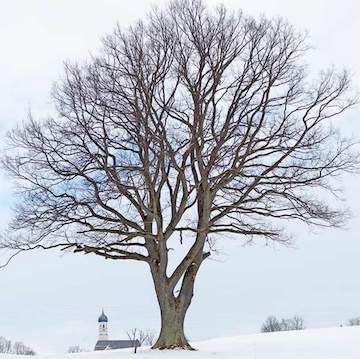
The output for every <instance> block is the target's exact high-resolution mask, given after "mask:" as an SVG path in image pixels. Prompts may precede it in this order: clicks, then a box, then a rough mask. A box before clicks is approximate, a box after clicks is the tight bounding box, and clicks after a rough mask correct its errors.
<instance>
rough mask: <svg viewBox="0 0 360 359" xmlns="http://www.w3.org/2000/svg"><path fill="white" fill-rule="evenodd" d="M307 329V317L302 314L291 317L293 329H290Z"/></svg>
mask: <svg viewBox="0 0 360 359" xmlns="http://www.w3.org/2000/svg"><path fill="white" fill-rule="evenodd" d="M303 329H306V326H305V319H304V317H302V316H301V315H298V314H295V315H294V316H293V317H292V318H291V329H290V330H303Z"/></svg>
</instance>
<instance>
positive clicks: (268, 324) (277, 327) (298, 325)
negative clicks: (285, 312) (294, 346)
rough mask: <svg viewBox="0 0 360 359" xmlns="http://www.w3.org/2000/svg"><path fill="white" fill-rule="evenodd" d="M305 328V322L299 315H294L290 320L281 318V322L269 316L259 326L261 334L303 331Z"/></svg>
mask: <svg viewBox="0 0 360 359" xmlns="http://www.w3.org/2000/svg"><path fill="white" fill-rule="evenodd" d="M305 328H306V326H305V320H304V318H303V317H302V316H300V315H297V314H296V315H294V316H293V317H292V318H282V319H281V320H279V319H277V318H276V317H275V316H273V315H270V316H268V317H267V318H266V320H265V322H264V323H263V325H262V326H261V333H269V332H285V331H289V330H303V329H305Z"/></svg>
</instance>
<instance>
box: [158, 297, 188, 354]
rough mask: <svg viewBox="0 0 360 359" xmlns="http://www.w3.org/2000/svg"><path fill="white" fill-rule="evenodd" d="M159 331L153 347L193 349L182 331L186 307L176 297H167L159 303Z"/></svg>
mask: <svg viewBox="0 0 360 359" xmlns="http://www.w3.org/2000/svg"><path fill="white" fill-rule="evenodd" d="M160 309H161V331H160V335H159V338H158V340H157V341H156V343H155V345H154V346H153V349H175V348H182V349H188V350H193V348H192V347H191V346H190V344H189V343H188V341H187V339H186V337H185V333H184V321H185V315H186V312H187V309H188V307H186V306H185V303H183V302H182V301H181V300H179V299H178V298H174V297H173V296H172V298H169V299H168V300H166V301H164V302H163V303H162V304H160Z"/></svg>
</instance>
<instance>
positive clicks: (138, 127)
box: [1, 0, 357, 349]
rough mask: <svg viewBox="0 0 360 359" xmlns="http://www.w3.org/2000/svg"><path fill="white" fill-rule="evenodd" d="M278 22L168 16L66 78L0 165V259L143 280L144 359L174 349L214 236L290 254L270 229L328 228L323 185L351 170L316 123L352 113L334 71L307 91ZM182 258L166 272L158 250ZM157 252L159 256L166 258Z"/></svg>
mask: <svg viewBox="0 0 360 359" xmlns="http://www.w3.org/2000/svg"><path fill="white" fill-rule="evenodd" d="M307 50H308V46H307V45H306V35H305V34H303V33H301V32H298V31H297V30H296V29H294V28H293V27H292V26H291V25H290V24H288V23H287V22H286V21H285V20H283V19H271V20H268V19H266V18H261V19H259V20H257V19H254V18H251V17H249V16H245V15H244V14H242V13H241V12H237V13H231V12H228V11H227V10H226V9H225V8H224V7H222V6H220V7H218V8H217V9H216V11H214V12H211V11H209V10H207V9H206V7H205V6H204V4H203V3H202V2H201V1H200V0H175V1H172V2H170V3H169V4H168V5H167V7H166V8H165V9H164V10H159V9H154V10H153V11H152V12H151V14H149V16H148V18H147V21H146V22H138V23H137V24H135V25H134V26H132V27H130V28H129V29H127V30H122V29H120V28H116V29H115V30H114V32H113V34H111V35H109V36H107V37H105V38H104V40H103V49H102V52H101V53H100V54H99V55H98V56H94V57H93V58H92V59H91V60H90V62H88V63H85V64H71V63H66V64H65V74H64V76H63V78H62V79H61V80H60V81H59V82H58V83H57V85H56V86H55V87H54V91H53V97H54V101H55V103H56V109H57V112H58V116H57V117H54V118H48V119H44V120H39V121H37V120H35V119H34V118H33V117H32V116H31V115H30V116H29V120H28V121H27V122H26V123H24V124H23V125H21V126H19V127H17V128H16V129H14V130H13V131H12V132H11V133H10V134H9V136H8V140H9V150H8V151H7V152H6V153H5V155H4V157H3V165H4V167H5V168H6V169H7V171H8V173H9V174H10V175H11V176H12V177H13V178H15V179H16V180H17V181H18V186H17V188H18V189H17V193H18V195H19V196H20V198H21V200H20V201H19V204H18V205H17V207H16V208H15V211H14V221H13V222H12V223H11V225H10V230H9V233H8V234H7V235H6V236H4V238H3V239H2V241H1V247H2V248H6V249H12V250H14V254H16V253H19V252H21V251H27V250H33V249H38V248H41V249H49V248H58V249H60V250H63V251H66V250H68V251H73V252H75V253H86V254H87V253H93V254H95V255H99V256H102V257H104V258H108V259H114V260H118V259H119V260H136V261H140V262H144V263H147V264H148V265H149V267H150V270H151V274H152V278H153V282H154V287H155V291H156V295H157V299H158V303H159V306H160V312H161V331H160V335H159V338H158V340H157V342H156V343H155V345H154V346H153V347H154V348H188V349H190V348H191V347H190V345H189V343H188V341H187V340H186V337H185V334H184V319H185V315H186V312H187V310H188V308H189V306H190V303H191V300H192V297H193V294H194V283H195V279H196V276H197V273H198V270H199V268H200V266H201V264H202V263H203V261H204V260H205V259H206V258H208V257H209V256H210V254H211V250H212V248H213V247H214V239H215V238H216V237H217V236H219V235H226V236H236V237H237V238H239V240H242V239H245V243H250V242H252V241H253V240H254V239H255V238H260V239H261V238H262V239H264V240H265V241H273V242H278V243H282V244H285V245H287V244H290V240H291V238H290V237H289V236H288V235H287V234H286V231H285V230H284V228H282V226H281V224H280V223H281V220H285V222H287V221H288V220H299V221H302V222H305V223H307V224H308V225H310V226H312V225H314V226H323V227H339V226H341V225H342V224H343V223H344V221H345V220H346V218H347V213H346V211H344V210H343V209H342V208H332V207H330V206H329V205H328V204H327V203H326V202H324V201H323V198H324V193H330V194H333V195H335V197H336V196H337V195H338V194H337V192H336V188H334V186H333V185H332V182H331V181H330V179H331V178H332V177H334V176H338V175H340V174H341V173H342V172H344V171H347V172H351V171H353V170H354V165H355V163H356V160H357V156H356V155H355V154H353V153H352V149H351V147H352V145H353V142H352V141H351V140H349V139H344V138H342V137H341V136H340V135H339V133H338V131H337V130H336V129H335V128H334V127H332V126H331V125H330V120H331V119H332V118H334V117H336V116H338V115H340V114H343V112H344V111H345V110H347V109H348V108H349V107H351V106H352V105H354V104H355V98H354V96H352V94H351V92H349V83H350V81H349V75H348V73H347V72H346V71H336V70H335V69H330V70H326V71H323V72H322V73H321V75H320V76H319V77H318V78H317V79H314V78H310V79H309V77H308V76H307V72H306V68H305V66H304V60H303V55H304V54H305V53H306V52H307ZM176 241H178V243H179V245H180V244H181V245H182V246H186V248H187V254H186V255H185V256H184V257H183V259H182V260H181V261H180V263H178V264H177V266H176V268H175V270H174V271H172V272H170V271H169V269H168V268H169V260H170V259H171V258H170V256H169V249H170V248H171V247H174V248H175V249H176ZM170 242H171V243H170Z"/></svg>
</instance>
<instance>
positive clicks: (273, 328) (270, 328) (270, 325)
mask: <svg viewBox="0 0 360 359" xmlns="http://www.w3.org/2000/svg"><path fill="white" fill-rule="evenodd" d="M281 329H282V328H281V323H280V322H279V321H278V320H277V318H276V317H274V316H273V315H269V316H268V317H267V318H266V320H265V322H264V323H263V325H262V326H261V329H260V331H261V333H271V332H281Z"/></svg>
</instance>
